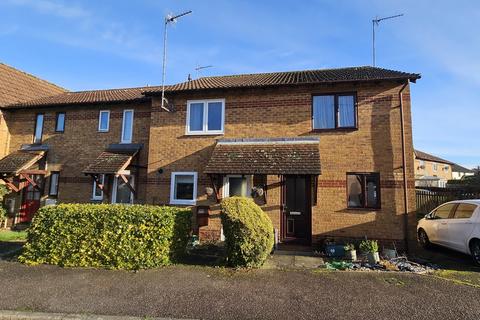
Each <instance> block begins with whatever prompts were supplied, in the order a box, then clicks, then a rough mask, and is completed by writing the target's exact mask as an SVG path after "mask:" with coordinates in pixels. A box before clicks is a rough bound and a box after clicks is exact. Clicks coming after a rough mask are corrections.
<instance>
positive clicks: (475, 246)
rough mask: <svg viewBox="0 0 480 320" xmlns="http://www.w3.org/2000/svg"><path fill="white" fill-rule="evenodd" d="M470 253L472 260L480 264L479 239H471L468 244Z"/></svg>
mask: <svg viewBox="0 0 480 320" xmlns="http://www.w3.org/2000/svg"><path fill="white" fill-rule="evenodd" d="M470 253H471V254H472V258H473V262H474V263H475V264H476V265H477V266H480V240H473V241H472V243H471V244H470Z"/></svg>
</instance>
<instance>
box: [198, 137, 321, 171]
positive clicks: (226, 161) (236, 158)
mask: <svg viewBox="0 0 480 320" xmlns="http://www.w3.org/2000/svg"><path fill="white" fill-rule="evenodd" d="M204 172H205V173H207V174H311V175H318V174H320V173H321V170H320V151H319V138H318V137H301V138H266V139H221V140H218V141H217V145H216V146H215V148H214V150H213V153H212V156H211V158H210V160H209V162H208V164H207V166H206V168H205V171H204Z"/></svg>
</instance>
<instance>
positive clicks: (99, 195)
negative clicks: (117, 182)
mask: <svg viewBox="0 0 480 320" xmlns="http://www.w3.org/2000/svg"><path fill="white" fill-rule="evenodd" d="M98 181H99V182H100V184H102V185H103V184H105V175H104V174H101V175H99V176H98ZM92 200H98V201H101V200H103V190H102V189H100V188H99V187H98V185H97V181H95V180H93V191H92Z"/></svg>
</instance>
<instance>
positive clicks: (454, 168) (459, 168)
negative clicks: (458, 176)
mask: <svg viewBox="0 0 480 320" xmlns="http://www.w3.org/2000/svg"><path fill="white" fill-rule="evenodd" d="M452 172H463V173H475V171H473V170H470V169H467V168H465V167H462V166H461V165H459V164H456V163H454V164H453V165H452Z"/></svg>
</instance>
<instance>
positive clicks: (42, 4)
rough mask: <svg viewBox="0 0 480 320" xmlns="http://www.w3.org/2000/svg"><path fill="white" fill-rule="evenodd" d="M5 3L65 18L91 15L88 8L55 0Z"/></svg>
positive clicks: (24, 0) (21, 0)
mask: <svg viewBox="0 0 480 320" xmlns="http://www.w3.org/2000/svg"><path fill="white" fill-rule="evenodd" d="M4 1H5V3H7V4H11V5H16V6H25V7H29V8H31V9H34V10H36V11H38V12H41V13H44V14H53V15H56V16H59V17H63V18H81V17H87V16H90V12H88V11H87V10H85V9H83V8H81V7H78V6H72V5H66V4H64V3H62V2H59V1H53V0H4Z"/></svg>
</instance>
